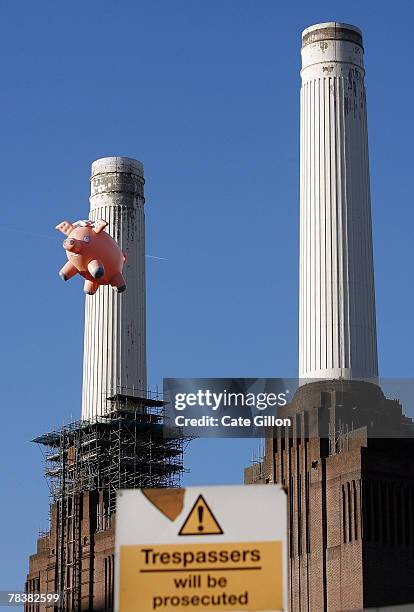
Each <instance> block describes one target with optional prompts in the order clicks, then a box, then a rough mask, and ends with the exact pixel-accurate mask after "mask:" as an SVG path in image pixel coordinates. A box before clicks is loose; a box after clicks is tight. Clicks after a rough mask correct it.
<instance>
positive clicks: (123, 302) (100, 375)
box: [82, 157, 147, 420]
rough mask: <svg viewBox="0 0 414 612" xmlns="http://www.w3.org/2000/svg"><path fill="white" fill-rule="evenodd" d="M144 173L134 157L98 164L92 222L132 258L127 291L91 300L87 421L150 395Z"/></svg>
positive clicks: (105, 292)
mask: <svg viewBox="0 0 414 612" xmlns="http://www.w3.org/2000/svg"><path fill="white" fill-rule="evenodd" d="M144 202H145V200H144V170H143V166H142V164H141V163H140V162H139V161H136V160H135V159H130V158H128V157H104V158H103V159H98V160H97V161H95V162H93V164H92V177H91V197H90V207H91V210H90V217H89V218H90V219H93V220H96V219H100V218H101V219H105V220H106V221H108V223H109V226H108V227H107V228H106V230H107V231H108V232H109V234H110V235H111V236H112V237H113V238H114V239H115V240H116V241H117V242H118V244H119V246H120V247H121V249H122V250H123V251H124V252H125V253H126V255H127V262H126V264H125V266H124V271H123V276H124V278H125V280H126V285H127V289H126V291H125V292H124V293H121V294H118V293H116V292H115V291H114V290H113V289H112V287H109V286H103V287H100V288H99V289H98V291H97V293H96V294H95V295H93V296H89V295H88V296H86V304H85V332H84V355H83V390H82V419H83V420H95V419H96V418H98V417H99V416H100V415H102V414H104V413H105V411H106V410H107V409H108V407H109V406H110V404H109V402H107V398H108V397H112V396H114V395H116V394H122V395H135V396H141V397H144V396H146V386H147V367H146V316H145V314H146V305H145V217H144Z"/></svg>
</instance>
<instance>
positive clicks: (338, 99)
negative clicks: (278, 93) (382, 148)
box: [299, 22, 378, 379]
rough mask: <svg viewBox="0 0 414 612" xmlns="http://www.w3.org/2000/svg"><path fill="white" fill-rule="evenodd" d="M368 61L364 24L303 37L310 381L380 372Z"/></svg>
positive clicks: (303, 305) (305, 319)
mask: <svg viewBox="0 0 414 612" xmlns="http://www.w3.org/2000/svg"><path fill="white" fill-rule="evenodd" d="M363 56H364V49H363V46H362V35H361V32H360V30H359V29H358V28H356V27H354V26H351V25H347V24H343V23H336V22H333V23H320V24H317V25H314V26H312V27H310V28H307V29H306V30H305V31H304V32H303V34H302V71H301V76H302V89H301V119H300V126H301V132H300V140H301V144H300V147H301V150H300V167H301V181H300V306H299V319H300V321H299V377H300V378H301V379H303V378H305V379H306V378H340V377H343V378H346V379H351V378H352V379H360V378H363V379H367V378H368V379H373V378H374V379H375V378H376V377H377V374H378V362H377V340H376V323H375V294H374V272H373V261H372V259H373V257H372V235H371V202H370V184H369V183H370V180H369V164H368V137H367V110H366V99H365V86H364V74H365V71H364V67H363Z"/></svg>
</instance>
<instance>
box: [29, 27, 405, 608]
mask: <svg viewBox="0 0 414 612" xmlns="http://www.w3.org/2000/svg"><path fill="white" fill-rule="evenodd" d="M363 55H364V49H363V40H362V34H361V32H360V30H358V28H356V27H354V26H350V25H347V24H342V23H336V22H334V23H323V24H318V25H315V26H312V27H310V28H307V29H306V30H305V31H304V32H303V35H302V71H301V76H302V88H301V119H300V121H301V145H300V159H301V177H300V299H299V380H300V385H299V387H298V390H297V391H296V393H295V395H294V397H293V398H292V401H291V403H290V404H288V405H286V406H284V407H282V408H280V409H279V416H281V417H286V418H290V419H291V421H292V423H293V427H292V429H291V430H287V428H285V429H282V428H277V430H272V431H270V435H269V437H268V438H267V440H266V450H265V456H264V459H263V461H262V462H261V463H260V465H257V464H256V465H253V466H252V467H251V468H247V469H246V471H245V482H246V483H247V484H254V483H255V482H267V483H273V482H277V483H281V484H283V485H284V486H285V487H286V490H287V493H288V509H289V517H288V519H289V521H288V523H289V533H288V542H289V551H288V554H289V559H288V567H289V610H290V612H346V611H351V610H352V611H357V610H358V611H359V610H363V609H366V608H369V607H375V606H385V605H392V606H395V605H397V604H404V603H412V602H414V462H413V461H412V460H411V461H410V456H411V457H412V455H413V450H414V444H413V440H412V438H413V435H414V427H413V423H412V422H411V420H410V419H408V418H407V417H405V416H404V414H403V412H402V407H401V405H400V403H399V402H398V401H397V400H394V399H392V400H391V399H387V398H386V397H385V395H384V393H383V392H382V390H381V388H380V386H379V383H378V358H377V340H376V322H375V318H376V316H375V292H374V271H373V249H372V235H371V233H372V232H371V201H370V180H369V163H368V138H367V109H366V97H365V87H364V67H363ZM144 202H145V199H144V172H143V167H142V164H141V163H140V162H137V161H136V160H132V159H129V158H123V157H109V158H104V159H100V160H97V161H96V162H94V163H93V164H92V177H91V198H90V205H91V210H90V219H92V220H96V219H98V218H103V219H105V220H106V221H108V222H109V228H108V230H109V232H110V234H111V235H112V236H113V237H114V238H115V240H116V241H117V242H118V243H119V244H120V246H121V248H122V249H123V250H124V251H125V252H126V255H127V263H126V267H125V277H126V282H127V291H126V292H124V293H122V294H117V293H115V292H114V291H113V290H112V288H111V287H101V288H100V289H99V290H98V292H97V294H96V295H95V296H87V297H86V306H85V339H84V365H83V392H82V416H81V420H80V421H78V422H76V423H71V424H69V425H67V426H65V427H62V428H61V429H60V430H58V431H54V432H49V433H46V434H44V435H42V436H39V437H38V438H37V439H36V441H37V442H38V443H39V444H40V445H42V447H43V449H44V453H45V459H46V476H47V478H48V480H49V484H50V490H51V516H50V518H51V521H50V529H49V530H48V531H47V532H46V533H44V534H41V536H40V537H39V539H38V543H37V552H36V553H35V554H34V555H32V556H31V557H30V565H29V573H28V577H27V583H26V590H27V591H28V592H33V593H34V592H59V593H62V594H63V597H62V601H61V603H60V604H59V607H58V608H55V609H57V610H67V611H75V610H76V611H77V610H95V611H97V610H100V611H102V612H103V611H107V612H109V611H110V610H113V603H114V602H113V593H114V525H115V520H116V513H115V510H116V508H115V499H116V492H117V490H119V489H122V488H141V487H154V486H155V487H162V486H178V485H179V483H180V476H181V474H182V472H183V445H184V443H185V441H183V440H178V439H166V438H164V435H163V431H164V425H165V417H164V410H163V406H164V403H163V401H162V399H161V398H160V397H158V396H156V395H155V396H154V395H152V394H151V393H150V392H149V391H148V390H147V372H146V338H145V327H146V322H145V221H144ZM252 520H257V517H252ZM275 520H277V517H275ZM44 609H45V608H42V607H40V608H39V607H36V606H33V605H30V604H28V605H27V606H26V612H34V610H44ZM137 609H139V605H138V607H137Z"/></svg>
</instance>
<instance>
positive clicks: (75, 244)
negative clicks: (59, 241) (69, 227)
mask: <svg viewBox="0 0 414 612" xmlns="http://www.w3.org/2000/svg"><path fill="white" fill-rule="evenodd" d="M63 248H64V249H65V251H70V252H71V253H80V250H81V243H80V242H79V240H75V238H66V240H64V241H63Z"/></svg>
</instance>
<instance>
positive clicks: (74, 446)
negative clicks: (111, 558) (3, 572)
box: [34, 392, 188, 610]
mask: <svg viewBox="0 0 414 612" xmlns="http://www.w3.org/2000/svg"><path fill="white" fill-rule="evenodd" d="M164 404H165V402H164V401H163V400H161V399H159V398H150V399H149V398H145V397H139V396H136V395H129V394H126V393H119V392H117V393H115V394H114V395H110V396H108V397H107V410H106V412H105V414H104V415H100V416H99V417H97V418H96V420H94V421H78V422H74V423H70V424H68V425H65V426H63V427H62V428H61V429H59V430H57V431H53V432H49V433H46V434H44V435H42V436H39V437H38V438H36V439H35V440H34V442H36V443H38V444H39V445H41V447H42V449H43V455H44V459H45V464H46V467H45V475H46V478H47V480H48V483H49V488H50V493H51V501H52V504H53V503H55V504H56V508H57V516H58V520H57V536H56V549H55V553H54V554H55V556H54V562H53V567H54V573H55V576H54V582H55V585H56V590H57V591H58V592H60V593H62V595H63V597H62V600H61V604H60V606H59V608H58V609H59V610H77V609H79V606H80V598H81V582H82V577H81V572H82V568H81V563H82V543H81V533H80V513H81V508H80V504H81V496H82V494H83V493H84V492H86V491H95V492H98V493H102V499H103V500H104V503H103V504H102V507H101V508H100V509H99V510H98V514H97V521H96V523H97V524H96V530H97V531H99V530H104V529H106V528H108V527H109V526H110V521H111V516H112V514H113V513H114V512H115V510H116V494H117V491H118V490H120V489H131V488H134V489H136V488H152V487H177V486H179V485H180V482H181V476H182V473H183V471H184V467H183V452H184V445H185V444H186V442H188V438H183V437H181V436H176V437H173V438H168V437H166V436H165V428H166V426H167V422H166V416H165V414H164ZM51 565H52V564H51Z"/></svg>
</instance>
